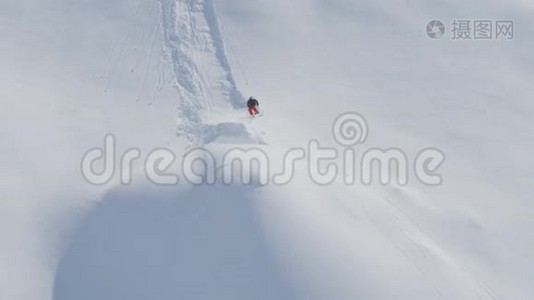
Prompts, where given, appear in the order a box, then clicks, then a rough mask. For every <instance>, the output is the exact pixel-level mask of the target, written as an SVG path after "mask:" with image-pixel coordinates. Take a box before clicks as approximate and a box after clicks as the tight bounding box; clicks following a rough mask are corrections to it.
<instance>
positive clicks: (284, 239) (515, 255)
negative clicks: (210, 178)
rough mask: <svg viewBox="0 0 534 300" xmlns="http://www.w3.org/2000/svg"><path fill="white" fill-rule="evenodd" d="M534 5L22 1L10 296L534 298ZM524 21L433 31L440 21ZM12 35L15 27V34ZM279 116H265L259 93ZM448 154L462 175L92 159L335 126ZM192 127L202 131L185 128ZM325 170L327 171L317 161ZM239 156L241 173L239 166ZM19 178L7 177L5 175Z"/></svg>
mask: <svg viewBox="0 0 534 300" xmlns="http://www.w3.org/2000/svg"><path fill="white" fill-rule="evenodd" d="M533 9H534V8H533V7H532V5H531V4H530V3H529V2H528V1H519V0H517V1H507V2H499V1H470V2H465V1H455V0H443V1H431V2H428V1H422V0H420V1H417V0H410V1H396V0H395V1H394V0H386V1H380V2H377V1H370V0H369V1H355V0H337V1H329V0H295V1H282V0H280V1H279V0H276V1H243V0H224V1H214V0H161V1H157V2H156V1H154V2H150V1H148V2H147V1H126V0H124V1H122V0H120V1H66V0H53V1H47V2H46V3H44V2H42V1H29V2H28V1H26V2H23V3H16V2H13V1H11V2H10V1H7V2H3V3H1V4H0V21H1V22H2V24H3V26H1V27H0V33H1V34H2V36H6V37H7V41H8V42H7V43H4V47H2V49H1V50H0V51H2V54H1V56H0V57H1V58H0V59H1V62H2V65H3V66H5V67H4V68H2V69H1V70H0V78H1V79H2V80H1V81H0V91H1V93H2V95H1V96H2V99H3V101H4V109H3V114H2V122H3V123H2V124H1V125H2V126H0V136H1V137H2V146H1V148H0V149H1V151H2V152H1V153H2V159H1V160H2V166H3V171H2V174H1V175H2V177H1V179H2V182H3V187H2V191H1V193H2V194H1V195H2V201H1V203H0V238H1V239H0V240H1V242H2V244H1V246H0V299H4V298H5V299H17V300H18V299H32V300H34V299H55V300H62V299H147V298H151V299H177V298H184V299H214V298H217V299H434V298H435V299H443V298H444V299H479V298H480V299H529V298H532V297H534V290H533V288H532V287H533V286H534V285H533V284H532V283H533V282H532V278H533V277H534V272H533V271H532V269H533V267H534V256H533V254H532V253H534V236H533V234H532V232H533V230H534V222H533V221H532V215H533V214H534V204H533V203H532V196H533V193H532V186H533V183H534V174H533V171H532V170H533V167H534V159H532V158H531V155H530V153H529V152H528V150H529V149H532V148H533V146H534V142H533V138H532V137H533V136H534V132H533V128H534V124H533V123H534V121H532V115H533V113H534V105H533V104H532V101H529V96H530V95H532V93H533V92H534V88H533V87H534V86H533V85H532V83H531V78H532V75H533V72H534V69H533V66H534V61H533V59H532V58H531V56H530V52H531V50H532V49H533V47H534V39H532V36H533V34H534V30H533V27H532V26H531V25H529V22H530V16H531V15H532V13H533V12H534V11H533ZM462 18H464V19H491V20H514V21H515V23H514V25H515V33H516V36H515V38H514V39H513V40H509V41H504V40H491V41H452V40H450V39H448V38H445V39H442V40H431V39H429V38H428V37H427V36H426V35H425V27H426V24H427V23H428V21H429V20H432V19H441V20H443V21H446V23H447V21H449V20H453V19H462ZM4 25H5V26H4ZM249 95H254V96H256V97H257V98H258V99H259V100H260V102H261V106H260V108H261V109H262V110H263V111H264V114H265V115H264V116H263V117H261V118H258V119H256V120H253V121H251V120H249V119H247V117H246V115H245V111H244V108H243V103H244V100H245V99H243V96H249ZM347 111H355V112H358V113H360V114H361V115H363V116H364V117H365V119H366V120H367V122H368V125H369V136H368V138H367V140H366V141H365V143H364V144H363V145H358V146H357V148H356V150H357V153H358V156H361V154H362V153H363V152H364V151H365V150H366V149H370V148H376V147H378V148H382V149H386V148H392V147H395V148H398V149H402V150H403V151H404V153H406V155H407V157H409V159H410V161H411V160H412V159H413V158H415V156H416V155H417V154H418V152H419V151H420V150H422V149H424V148H426V147H435V148H438V149H440V150H441V151H442V152H443V153H445V155H446V161H445V163H444V164H443V165H442V167H441V168H440V170H439V172H440V174H441V176H442V178H443V183H442V184H441V185H439V186H426V185H424V184H421V183H420V182H419V181H417V180H416V178H415V175H414V174H413V173H412V172H411V171H410V174H409V184H408V185H406V186H399V185H389V186H380V185H370V186H364V185H363V184H359V183H356V184H352V185H346V184H344V183H343V180H338V181H336V182H335V183H333V184H330V185H327V186H321V185H318V184H316V183H314V182H313V180H311V179H310V178H309V172H308V167H309V166H307V165H306V164H305V163H303V164H299V165H297V167H296V175H295V177H294V178H293V180H292V181H291V182H290V183H289V184H287V185H284V186H277V185H275V184H269V185H258V184H256V183H257V179H258V178H259V176H260V174H253V175H254V176H256V177H255V181H254V183H253V184H251V185H239V184H235V185H230V186H227V185H223V184H216V185H212V186H191V185H188V184H183V183H182V184H180V185H178V186H174V187H162V186H157V185H154V184H152V183H147V182H144V181H143V180H141V178H142V177H143V176H142V175H141V173H142V169H143V166H142V163H141V162H137V163H135V164H134V168H135V169H136V170H137V171H138V173H137V174H138V176H136V177H134V184H133V185H131V186H119V181H118V180H119V178H118V176H115V177H114V178H113V180H112V181H111V182H109V183H108V184H107V185H104V186H99V187H94V186H91V185H89V184H88V183H86V182H85V181H84V180H83V177H82V176H81V175H80V169H79V166H80V160H81V158H82V156H83V155H84V153H85V152H86V151H87V150H89V149H91V148H94V147H102V144H103V138H104V136H105V135H106V134H108V133H112V134H114V136H115V137H116V139H117V147H118V148H117V153H121V152H124V150H126V149H127V148H130V147H136V148H139V150H140V151H141V153H142V154H143V155H146V154H147V153H149V152H150V151H151V150H153V149H156V148H161V147H167V148H169V149H172V150H173V151H174V152H175V153H176V154H177V156H178V159H177V163H176V164H175V165H173V168H171V169H172V170H174V168H177V166H178V164H179V162H180V161H181V160H182V158H181V156H182V155H183V154H184V153H185V151H186V150H187V149H190V148H191V147H193V146H199V145H203V146H204V147H205V148H206V149H208V150H210V151H211V152H212V153H213V154H214V155H215V156H216V157H217V158H221V157H223V156H224V153H225V152H227V151H228V150H229V149H232V148H234V147H236V146H237V147H239V148H252V147H254V148H258V149H261V150H262V151H263V152H264V153H266V154H267V155H268V157H269V159H270V160H271V161H272V163H273V165H274V166H275V167H280V166H279V164H280V162H281V161H282V160H283V155H284V153H285V152H286V151H287V150H288V149H292V148H296V147H302V148H306V147H307V146H308V142H309V141H310V140H317V141H318V142H319V143H320V144H321V145H322V146H325V147H334V148H337V149H338V150H343V147H341V146H340V145H337V144H336V143H335V142H334V140H333V137H332V123H333V122H334V120H335V119H336V117H337V116H338V115H340V114H342V113H344V112H347ZM183 137H186V138H183ZM308 164H313V163H312V162H308ZM227 167H228V166H221V170H225V169H226V168H227ZM4 186H5V187H4Z"/></svg>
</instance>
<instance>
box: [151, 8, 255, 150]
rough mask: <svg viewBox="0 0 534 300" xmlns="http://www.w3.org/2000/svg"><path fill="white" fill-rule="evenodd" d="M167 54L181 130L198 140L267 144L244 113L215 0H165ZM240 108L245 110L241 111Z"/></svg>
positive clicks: (163, 14)
mask: <svg viewBox="0 0 534 300" xmlns="http://www.w3.org/2000/svg"><path fill="white" fill-rule="evenodd" d="M160 3H161V13H162V22H163V24H162V25H163V26H162V28H163V34H164V41H165V48H166V51H167V55H168V56H169V59H170V61H171V63H172V68H173V70H174V74H175V76H176V88H177V90H178V92H179V94H180V104H179V107H178V128H177V130H178V134H179V135H183V136H185V137H187V138H188V139H189V140H190V141H192V142H193V143H195V144H208V143H213V142H222V143H227V142H231V143H240V144H243V143H245V144H262V143H264V142H263V140H262V139H261V137H260V135H258V134H257V133H256V132H255V130H253V129H251V128H250V126H247V124H246V122H242V121H239V120H238V118H236V117H235V116H236V115H238V114H240V113H241V114H244V107H245V105H244V103H245V100H244V98H243V96H242V95H241V93H240V92H239V90H238V88H237V85H236V83H235V80H234V76H233V74H232V69H231V67H230V64H229V63H228V59H227V57H226V50H225V46H224V41H223V37H222V34H221V29H220V25H219V21H218V19H217V15H216V12H215V6H214V1H213V0H160ZM237 109H239V110H240V111H237Z"/></svg>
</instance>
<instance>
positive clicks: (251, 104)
mask: <svg viewBox="0 0 534 300" xmlns="http://www.w3.org/2000/svg"><path fill="white" fill-rule="evenodd" d="M258 106H260V103H259V102H258V100H256V99H254V97H250V98H249V99H248V101H247V107H248V113H249V114H250V115H251V116H254V115H257V114H259V113H260V112H259V111H258Z"/></svg>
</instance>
